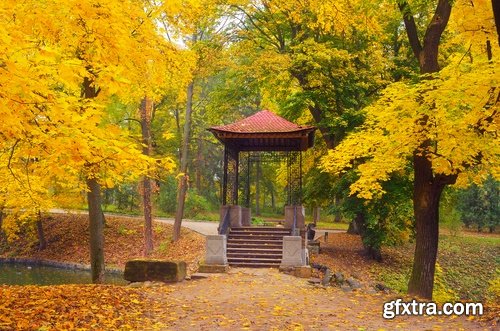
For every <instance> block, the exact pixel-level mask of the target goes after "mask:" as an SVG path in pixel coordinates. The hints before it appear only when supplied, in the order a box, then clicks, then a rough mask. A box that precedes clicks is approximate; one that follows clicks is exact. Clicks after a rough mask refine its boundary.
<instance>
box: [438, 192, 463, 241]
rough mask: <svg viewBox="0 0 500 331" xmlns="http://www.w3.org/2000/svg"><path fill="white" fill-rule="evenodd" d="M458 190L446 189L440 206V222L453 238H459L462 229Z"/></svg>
mask: <svg viewBox="0 0 500 331" xmlns="http://www.w3.org/2000/svg"><path fill="white" fill-rule="evenodd" d="M457 199H458V194H457V190H454V189H452V188H449V187H447V188H445V189H444V191H443V193H442V198H441V203H440V205H439V222H440V225H441V226H444V227H445V228H447V229H448V230H449V231H450V233H451V234H452V235H453V236H457V235H458V234H459V233H460V230H461V228H462V220H461V219H460V212H459V211H458V209H457Z"/></svg>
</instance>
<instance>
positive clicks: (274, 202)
mask: <svg viewBox="0 0 500 331" xmlns="http://www.w3.org/2000/svg"><path fill="white" fill-rule="evenodd" d="M271 208H272V210H273V213H274V212H275V211H276V198H275V196H274V187H272V188H271Z"/></svg>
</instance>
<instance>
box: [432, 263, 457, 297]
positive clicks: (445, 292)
mask: <svg viewBox="0 0 500 331" xmlns="http://www.w3.org/2000/svg"><path fill="white" fill-rule="evenodd" d="M432 299H433V300H434V301H435V302H436V303H439V304H443V303H445V302H454V301H457V300H458V299H459V297H458V294H457V293H456V292H455V291H453V289H451V288H449V287H448V286H447V284H446V281H445V280H444V276H443V269H442V268H441V266H440V265H439V263H436V273H435V274H434V289H433V291H432Z"/></svg>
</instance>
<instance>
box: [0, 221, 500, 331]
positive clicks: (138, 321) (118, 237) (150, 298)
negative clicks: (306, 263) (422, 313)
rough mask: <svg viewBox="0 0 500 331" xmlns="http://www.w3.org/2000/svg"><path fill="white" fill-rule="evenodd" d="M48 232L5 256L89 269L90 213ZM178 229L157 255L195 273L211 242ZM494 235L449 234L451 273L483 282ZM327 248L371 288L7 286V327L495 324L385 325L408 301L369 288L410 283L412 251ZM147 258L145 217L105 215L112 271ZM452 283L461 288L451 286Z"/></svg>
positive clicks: (271, 278)
mask: <svg viewBox="0 0 500 331" xmlns="http://www.w3.org/2000/svg"><path fill="white" fill-rule="evenodd" d="M44 228H45V231H46V236H47V239H48V241H49V247H48V248H47V249H46V250H45V251H41V252H39V251H37V249H36V245H35V242H34V241H32V240H28V239H26V238H25V237H23V239H20V240H19V241H18V242H17V243H16V244H15V245H13V246H10V248H9V249H6V247H5V246H4V247H3V248H2V249H3V252H2V253H3V255H4V256H25V257H38V258H43V259H52V260H58V261H68V262H79V263H85V264H87V263H88V234H87V233H88V227H87V218H86V217H85V216H81V215H55V216H53V218H51V219H47V220H45V222H44ZM171 231H172V228H171V226H168V225H164V224H157V225H155V247H156V250H155V253H154V254H153V257H156V258H168V259H176V260H177V259H181V260H186V261H188V262H191V265H192V266H193V267H192V269H194V266H195V265H196V264H197V262H198V261H199V260H200V259H201V258H202V257H203V255H204V238H203V237H202V236H200V235H198V234H196V233H193V232H191V231H187V230H183V231H184V232H183V238H182V239H181V241H180V242H179V243H177V244H171V243H170V235H171ZM495 238H496V237H493V239H491V238H489V237H488V238H487V239H486V241H483V240H479V241H477V239H475V238H472V239H467V238H466V239H465V240H460V238H454V237H453V238H452V237H449V236H448V237H443V238H442V240H441V243H440V249H441V251H440V263H441V264H442V268H443V269H444V270H445V274H446V275H447V273H449V270H456V269H457V268H458V267H457V266H461V267H463V265H464V264H465V265H467V266H468V267H464V268H460V270H461V272H464V273H471V274H474V273H476V274H479V273H480V274H481V275H479V276H478V277H479V278H478V279H483V277H485V278H487V277H489V275H490V272H491V270H490V269H491V268H492V267H493V268H494V265H495V263H498V262H494V261H496V260H495V258H497V257H495V254H497V253H498V242H497V241H496V239H495ZM321 245H322V253H321V254H319V255H315V256H313V257H312V258H313V262H315V263H320V264H324V265H328V266H329V267H330V268H331V269H332V270H333V271H341V272H342V273H344V275H346V276H355V277H356V278H358V279H360V280H361V281H362V283H363V285H364V286H363V288H362V289H361V290H359V291H356V292H347V293H345V292H343V291H342V290H341V289H340V288H338V287H326V288H323V287H322V286H317V285H311V284H309V283H308V282H307V280H305V279H300V278H295V277H292V276H289V275H286V274H282V273H279V272H278V271H277V270H269V269H263V270H260V269H254V270H252V269H231V271H230V272H229V273H228V274H221V275H213V276H210V277H208V278H207V279H201V280H191V281H184V282H182V283H178V284H170V285H162V286H158V287H141V288H131V287H124V286H112V285H102V286H97V285H60V286H24V287H23V286H0V330H66V329H67V330H72V329H82V330H89V329H90V330H155V329H158V330H245V329H249V330H394V329H401V330H422V329H426V330H446V329H449V330H488V329H491V327H492V324H491V323H492V322H491V320H486V321H484V320H483V321H482V322H479V321H477V320H476V319H474V320H469V319H467V318H465V317H449V318H448V317H411V318H410V317H396V318H395V319H394V320H390V321H387V320H384V319H383V318H382V309H383V304H384V302H387V301H389V300H392V299H394V298H396V297H400V296H401V295H400V294H398V293H397V292H396V293H394V292H393V293H391V294H384V293H381V292H377V293H373V291H369V289H370V286H372V285H373V284H375V283H377V282H380V281H381V280H384V281H385V280H386V279H385V278H384V277H389V278H388V279H395V283H398V282H399V283H403V282H404V280H403V281H402V280H401V279H398V277H399V276H400V275H404V274H405V273H406V271H405V270H406V269H405V268H408V267H409V265H410V262H411V256H412V245H407V246H403V247H397V248H389V249H386V250H384V256H385V261H384V263H382V264H379V263H377V262H372V261H369V260H367V259H366V258H365V257H364V256H363V254H362V251H363V250H362V245H361V241H360V239H359V237H358V236H351V235H348V234H344V233H335V234H333V233H331V234H330V235H329V240H328V241H327V242H324V241H323V240H322V242H321ZM457 250H458V251H457ZM458 253H461V254H458ZM141 254H142V221H141V220H140V219H130V218H115V217H108V218H107V227H106V259H107V263H108V265H112V266H114V267H123V265H124V263H125V261H126V260H128V259H130V258H134V257H139V256H141ZM497 256H498V254H497ZM445 261H446V262H445ZM460 261H461V262H460ZM467 261H469V262H470V266H469V265H468V264H467ZM492 261H493V262H492ZM459 262H460V263H459ZM457 263H458V264H457ZM450 266H451V269H450ZM479 266H481V268H479ZM477 268H479V269H481V270H477ZM472 269H476V270H474V271H473V270H472ZM483 269H487V270H486V271H485V270H483ZM493 271H494V269H493ZM383 278H384V279H383ZM458 278H459V277H454V278H453V279H458ZM463 278H464V279H467V278H466V277H463ZM447 280H448V279H447ZM450 284H452V285H453V286H458V285H456V284H455V283H452V282H451V281H450ZM460 286H463V284H462V285H460ZM457 289H458V287H457ZM459 292H460V293H462V291H461V290H459Z"/></svg>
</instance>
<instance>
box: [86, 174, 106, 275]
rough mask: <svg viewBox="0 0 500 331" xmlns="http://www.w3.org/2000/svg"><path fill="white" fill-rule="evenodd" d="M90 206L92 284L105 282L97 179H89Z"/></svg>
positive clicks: (88, 194)
mask: <svg viewBox="0 0 500 331" xmlns="http://www.w3.org/2000/svg"><path fill="white" fill-rule="evenodd" d="M87 187H88V190H89V191H88V192H87V199H88V204H89V228H90V266H91V268H92V282H93V283H95V284H102V283H103V282H104V219H103V217H102V215H103V214H102V209H101V186H100V185H99V183H98V182H97V179H96V178H87Z"/></svg>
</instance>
